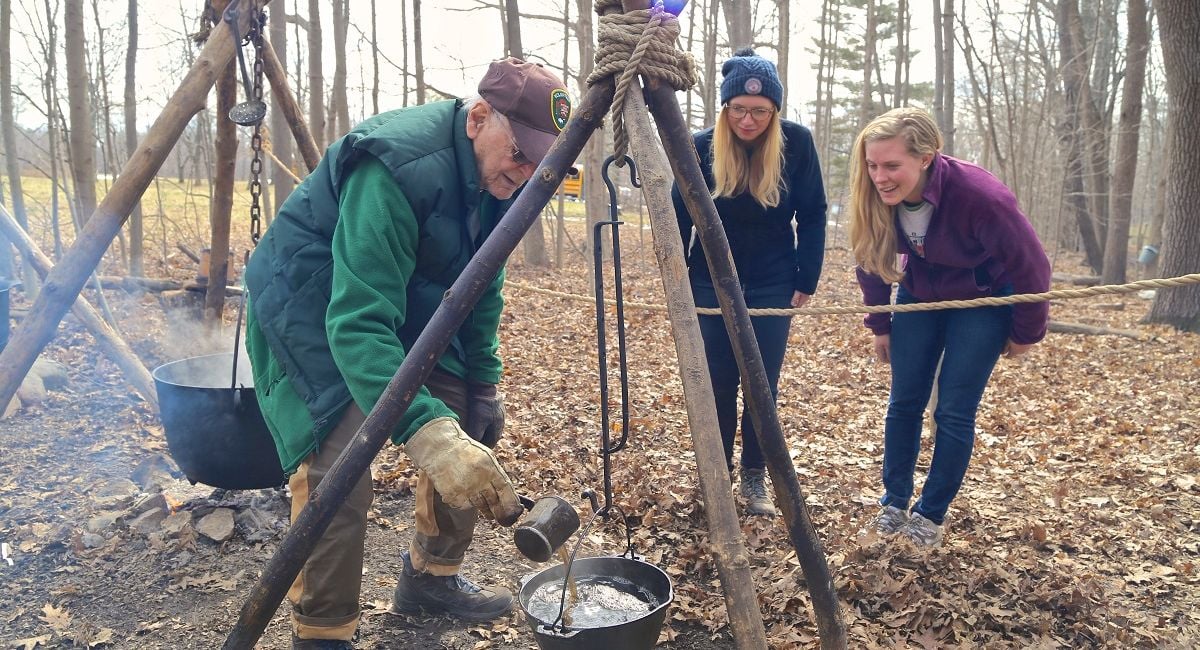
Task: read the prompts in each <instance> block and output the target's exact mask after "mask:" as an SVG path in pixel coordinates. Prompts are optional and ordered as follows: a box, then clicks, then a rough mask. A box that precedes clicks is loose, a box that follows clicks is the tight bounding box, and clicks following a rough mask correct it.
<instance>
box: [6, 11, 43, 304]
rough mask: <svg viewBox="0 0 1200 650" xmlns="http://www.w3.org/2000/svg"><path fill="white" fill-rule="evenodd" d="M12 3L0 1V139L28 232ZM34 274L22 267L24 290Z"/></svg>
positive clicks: (16, 213)
mask: <svg viewBox="0 0 1200 650" xmlns="http://www.w3.org/2000/svg"><path fill="white" fill-rule="evenodd" d="M11 36H12V2H11V0H0V131H2V132H3V139H4V143H3V144H4V170H5V174H6V175H7V176H8V194H9V196H10V197H11V200H12V207H13V217H14V218H15V219H16V220H17V223H18V224H20V225H21V228H22V229H23V230H25V231H26V232H28V231H29V220H28V218H27V217H26V216H25V191H24V189H23V188H22V185H21V161H20V159H19V158H18V157H17V129H16V125H15V124H14V122H13V96H12V87H13V86H12V57H11V56H10V54H11V50H12V47H11V43H12V41H11ZM3 248H4V250H3V251H0V257H4V258H6V259H8V260H9V261H8V264H9V266H8V267H7V268H3V269H0V274H5V275H8V274H9V273H10V272H11V266H12V261H11V256H12V253H11V252H10V249H9V248H8V246H7V245H4V246H3ZM37 277H38V276H37V274H36V273H34V272H33V270H32V269H30V268H29V267H28V266H25V267H24V281H25V290H26V291H27V292H31V295H35V294H36V291H37V288H38V286H39V285H40V283H39V282H38V280H37Z"/></svg>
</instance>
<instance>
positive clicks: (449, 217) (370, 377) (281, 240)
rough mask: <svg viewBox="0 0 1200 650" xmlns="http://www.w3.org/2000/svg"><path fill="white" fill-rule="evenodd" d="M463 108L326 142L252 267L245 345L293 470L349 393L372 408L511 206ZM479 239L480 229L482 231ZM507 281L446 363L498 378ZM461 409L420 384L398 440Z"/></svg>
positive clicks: (474, 317)
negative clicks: (487, 176)
mask: <svg viewBox="0 0 1200 650" xmlns="http://www.w3.org/2000/svg"><path fill="white" fill-rule="evenodd" d="M465 126H466V111H464V110H462V105H461V102H456V101H447V102H438V103H435V104H427V105H424V106H419V107H415V108H408V109H401V110H397V111H391V112H388V113H383V114H380V115H377V116H375V117H372V118H371V119H369V120H367V121H365V122H363V123H362V124H360V125H358V126H357V127H355V129H354V130H353V131H351V132H350V133H349V134H347V135H346V136H344V137H343V138H341V139H340V140H338V141H337V142H335V143H333V144H332V145H330V147H329V149H328V150H327V151H326V153H325V156H324V158H322V160H321V162H320V164H319V165H318V166H317V169H316V170H314V171H313V173H312V174H310V175H309V176H308V178H306V179H305V180H304V182H303V183H301V184H300V185H299V187H297V188H296V190H295V191H294V192H292V194H291V196H290V197H289V198H288V200H287V201H286V202H284V204H283V205H282V206H281V207H280V209H279V213H278V214H277V215H276V217H275V219H274V221H273V222H272V224H271V227H270V228H268V229H267V232H266V233H265V234H264V236H263V238H262V240H261V242H260V243H259V245H258V247H257V248H256V249H255V251H254V253H253V255H252V256H251V258H250V262H249V264H248V265H247V267H246V286H247V289H248V291H249V296H250V300H249V304H250V309H249V313H248V317H247V331H246V349H247V352H248V353H249V356H250V362H251V366H252V367H253V369H254V382H255V387H256V393H257V395H258V401H259V405H260V406H261V408H262V412H263V416H264V419H265V420H266V422H267V425H268V428H270V430H271V433H272V435H273V436H274V437H275V443H276V448H277V450H278V451H279V456H280V460H281V462H282V464H283V466H284V469H285V470H286V471H288V472H291V471H293V470H294V469H295V468H296V467H297V466H298V465H299V464H300V462H301V461H302V460H303V459H304V458H305V457H306V456H307V455H308V454H309V453H311V452H312V451H313V450H314V449H316V447H317V445H318V444H319V443H320V441H321V440H322V439H323V438H324V436H325V435H326V434H327V433H328V432H329V431H330V430H331V429H332V428H333V427H334V425H336V424H337V421H338V419H339V418H340V416H341V413H342V411H343V410H344V409H345V407H346V406H347V405H348V404H349V403H350V400H351V399H353V400H354V401H355V402H356V403H357V404H358V406H359V408H361V409H362V410H363V412H369V411H370V410H371V409H372V408H373V407H374V405H375V402H376V401H378V399H379V396H380V395H381V394H382V393H383V391H384V389H385V388H386V387H387V383H388V381H390V380H391V378H392V375H393V374H394V373H395V371H396V369H397V368H399V366H400V363H401V362H402V361H403V360H404V355H405V350H407V349H408V348H409V347H410V346H411V345H412V344H413V342H414V341H416V339H417V336H418V335H420V333H421V331H422V329H424V327H425V324H426V323H427V322H428V321H429V318H430V317H431V316H432V315H433V313H434V311H435V310H436V309H437V307H438V305H439V304H440V303H441V300H442V295H443V294H444V293H445V292H446V290H447V289H448V288H449V287H450V285H451V284H453V282H454V280H455V279H456V278H457V277H458V276H459V274H460V273H462V271H463V269H464V268H465V267H466V265H467V263H468V262H469V261H470V259H471V256H472V255H473V254H474V252H475V250H476V249H477V248H478V246H479V244H481V243H482V241H483V239H484V238H485V237H486V236H487V235H488V234H489V233H490V232H491V230H492V228H493V227H494V226H495V224H496V222H497V221H498V220H499V218H500V216H501V215H502V214H503V212H504V210H505V209H506V208H507V207H508V204H509V202H507V201H504V202H501V201H498V200H497V199H495V198H494V197H492V196H491V195H490V194H487V193H486V192H483V191H481V190H480V188H479V182H478V178H477V174H478V173H477V170H476V163H475V154H474V149H473V143H472V141H471V140H470V139H469V138H468V137H467V135H466V128H465ZM472 233H476V234H475V236H472ZM503 282H504V273H503V271H501V272H500V274H498V276H497V277H496V279H495V280H494V281H493V283H492V284H491V286H489V288H488V289H487V291H486V292H485V293H484V295H483V297H482V298H481V299H480V301H479V303H478V304H477V305H476V307H475V309H474V310H473V311H472V313H471V314H470V315H468V317H467V319H466V321H465V322H464V323H463V325H462V327H461V328H460V329H459V331H458V332H457V334H456V336H455V337H454V339H453V341H452V343H451V345H450V347H449V348H448V349H447V350H446V352H445V353H444V354H443V355H442V357H441V358H440V359H439V361H438V366H439V368H441V369H442V370H444V371H446V372H449V373H451V374H453V375H455V376H458V377H463V378H465V379H468V380H470V381H472V382H481V383H492V384H495V383H498V382H499V381H500V374H501V372H502V365H501V362H500V358H499V356H498V355H497V347H498V341H497V337H496V331H497V328H498V327H499V322H500V311H501V309H502V307H503V299H502V297H501V295H500V288H501V286H502V284H503ZM443 416H449V417H453V416H454V414H453V413H452V412H451V411H450V409H449V408H447V407H446V406H445V405H444V404H442V403H441V402H440V401H439V400H437V399H435V398H433V397H432V396H431V395H430V394H429V392H428V391H427V390H426V389H424V388H421V389H420V391H419V393H418V394H417V396H416V397H415V398H414V400H413V402H412V404H411V406H410V407H409V409H408V411H407V412H406V413H405V415H404V417H403V418H402V419H401V421H400V423H399V424H398V425H397V427H396V430H395V431H393V433H392V438H393V440H394V441H395V442H397V443H401V442H403V441H405V440H407V439H408V437H409V436H411V435H412V434H413V433H414V432H415V431H416V430H417V429H418V428H420V427H421V426H422V425H423V424H425V423H426V422H428V421H429V420H432V419H434V418H436V417H443Z"/></svg>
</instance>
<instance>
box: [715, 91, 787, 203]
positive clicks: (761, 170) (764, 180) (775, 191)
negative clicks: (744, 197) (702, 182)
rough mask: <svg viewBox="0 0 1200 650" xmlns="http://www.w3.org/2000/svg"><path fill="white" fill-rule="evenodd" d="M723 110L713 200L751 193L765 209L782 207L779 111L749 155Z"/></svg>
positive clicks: (716, 130) (719, 124) (716, 136)
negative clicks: (780, 201)
mask: <svg viewBox="0 0 1200 650" xmlns="http://www.w3.org/2000/svg"><path fill="white" fill-rule="evenodd" d="M728 110H729V106H724V107H723V108H721V115H720V117H718V118H717V126H716V128H714V129H713V141H712V161H713V165H712V171H713V181H714V182H715V185H716V187H715V188H713V194H712V196H713V198H714V199H717V198H720V197H722V196H725V197H734V196H737V195H739V194H742V193H744V192H747V191H748V192H750V194H751V196H753V197H754V200H755V201H758V204H759V205H761V206H763V207H764V208H773V207H775V206H777V205H779V199H780V195H781V194H782V188H783V127H782V126H781V125H780V123H779V120H780V118H779V111H774V112H773V113H771V121H770V123H769V124H767V129H766V130H765V131H763V135H762V136H761V141H760V142H759V143H758V144H757V145H756V146H755V147H754V148H753V150H752V151H747V150H746V147H744V146H742V144H741V140H739V139H738V137H737V135H735V134H734V132H733V127H731V126H729V119H728V118H727V116H726V112H727V111H728Z"/></svg>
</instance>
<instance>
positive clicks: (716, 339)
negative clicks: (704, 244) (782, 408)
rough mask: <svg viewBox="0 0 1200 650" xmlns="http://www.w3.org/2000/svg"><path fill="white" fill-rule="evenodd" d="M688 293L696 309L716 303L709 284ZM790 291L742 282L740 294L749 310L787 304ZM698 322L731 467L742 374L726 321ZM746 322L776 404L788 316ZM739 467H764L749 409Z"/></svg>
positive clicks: (745, 415)
mask: <svg viewBox="0 0 1200 650" xmlns="http://www.w3.org/2000/svg"><path fill="white" fill-rule="evenodd" d="M692 292H693V294H694V296H695V300H696V306H697V307H717V306H718V305H717V296H716V291H715V290H714V289H713V287H712V286H711V285H708V284H704V283H695V284H693V285H692ZM793 292H794V290H793V289H792V287H791V285H777V286H769V287H747V286H745V285H743V286H742V295H743V296H745V298H746V306H747V307H748V308H750V309H758V308H769V307H770V308H779V309H788V308H791V306H792V293H793ZM699 320H700V335H701V337H703V338H704V356H705V357H707V359H708V375H709V378H710V379H711V380H712V387H713V398H714V399H715V401H716V404H717V426H718V427H719V428H720V429H721V442H722V443H724V447H725V464H726V465H728V466H729V469H731V470H732V469H733V441H734V438H735V437H736V436H737V424H738V409H737V396H738V386H739V384H740V383H741V373H740V371H739V370H738V365H737V357H736V356H735V355H734V353H733V345H732V344H731V343H730V342H729V334H728V333H727V332H726V331H725V322H724V320H722V318H721V317H720V316H700V317H699ZM750 324H751V326H752V327H753V328H754V339H755V340H756V341H758V350H759V353H760V354H761V355H762V360H763V366H764V369H765V370H766V372H767V381H768V382H769V383H770V385H771V399H772V402H774V400H775V399H777V398H778V397H779V372H780V370H781V369H782V368H783V357H784V353H785V352H786V351H787V341H788V331H789V330H790V329H791V324H792V317H791V316H755V317H753V318H751V319H750ZM741 466H742V469H743V470H746V469H751V470H761V469H765V468H766V466H767V461H766V458H764V457H763V453H762V449H761V448H760V447H759V446H758V434H757V433H755V431H754V423H753V422H752V421H751V419H750V411H749V409H743V412H742V460H741Z"/></svg>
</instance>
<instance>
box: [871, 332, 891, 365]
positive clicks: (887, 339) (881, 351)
mask: <svg viewBox="0 0 1200 650" xmlns="http://www.w3.org/2000/svg"><path fill="white" fill-rule="evenodd" d="M875 357H876V358H877V359H879V360H880V361H882V362H884V363H891V361H892V335H891V334H878V335H876V336H875Z"/></svg>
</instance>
